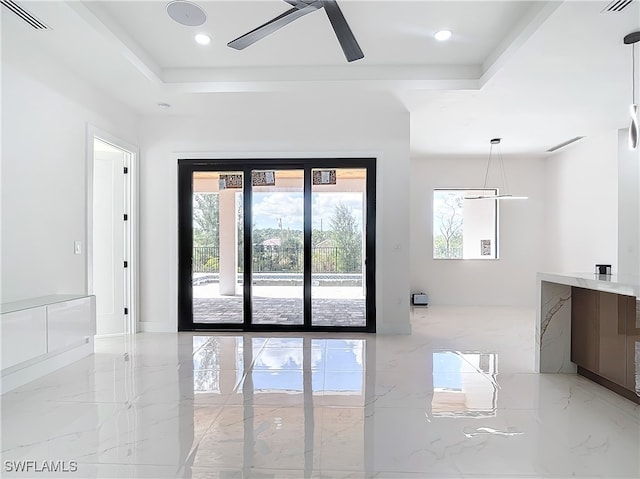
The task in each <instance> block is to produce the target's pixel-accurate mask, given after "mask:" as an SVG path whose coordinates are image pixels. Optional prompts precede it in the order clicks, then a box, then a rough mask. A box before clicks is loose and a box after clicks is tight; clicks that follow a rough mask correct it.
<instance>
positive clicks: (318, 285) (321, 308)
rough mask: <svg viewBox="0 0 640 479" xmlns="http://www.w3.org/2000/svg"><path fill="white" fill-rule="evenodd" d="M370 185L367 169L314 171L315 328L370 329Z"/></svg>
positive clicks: (312, 303)
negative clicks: (367, 301)
mask: <svg viewBox="0 0 640 479" xmlns="http://www.w3.org/2000/svg"><path fill="white" fill-rule="evenodd" d="M366 185H367V170H366V169H364V168H339V169H325V170H321V169H314V170H312V186H311V191H312V194H311V201H312V204H311V222H312V232H311V245H312V255H313V256H312V260H311V267H312V270H311V324H312V325H313V326H359V327H363V326H366V305H365V296H366V295H365V292H366V291H365V286H366V282H365V277H366V276H365V267H364V258H365V254H364V252H365V242H364V241H365V239H364V231H365V224H366V194H367V192H366Z"/></svg>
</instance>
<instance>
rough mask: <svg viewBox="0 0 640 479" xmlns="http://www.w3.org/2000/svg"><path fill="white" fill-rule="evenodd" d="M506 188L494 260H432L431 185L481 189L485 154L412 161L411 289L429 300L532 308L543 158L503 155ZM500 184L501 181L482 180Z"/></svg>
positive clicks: (539, 257)
mask: <svg viewBox="0 0 640 479" xmlns="http://www.w3.org/2000/svg"><path fill="white" fill-rule="evenodd" d="M504 162H505V169H506V174H507V179H508V181H509V189H510V192H511V193H512V194H514V195H525V196H529V199H528V200H513V201H501V202H500V205H499V213H498V215H499V238H498V243H499V256H500V259H498V260H486V259H478V260H434V259H433V240H432V237H433V232H432V202H433V189H434V188H468V189H473V188H481V187H482V184H483V183H484V175H485V171H486V164H487V163H486V158H455V157H451V158H414V159H412V160H411V236H410V238H411V289H412V291H414V292H417V291H424V292H426V293H427V294H428V295H429V301H430V303H431V304H452V305H496V306H499V305H508V306H521V307H533V306H534V304H535V279H536V272H538V271H540V270H541V267H542V262H543V254H544V248H543V246H542V243H543V239H544V235H543V225H544V216H543V215H544V203H545V197H544V160H542V159H531V158H529V159H523V158H516V159H511V158H508V157H505V159H504ZM487 186H488V187H499V186H500V185H491V184H489V185H487Z"/></svg>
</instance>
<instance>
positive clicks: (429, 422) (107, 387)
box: [0, 306, 640, 479]
mask: <svg viewBox="0 0 640 479" xmlns="http://www.w3.org/2000/svg"><path fill="white" fill-rule="evenodd" d="M412 316H413V317H412V327H413V333H412V334H411V335H408V336H382V335H366V334H363V335H338V334H333V335H327V334H323V335H321V334H293V333H286V334H278V333H269V334H264V333H260V334H258V333H252V334H248V333H245V334H238V333H219V334H218V333H207V334H201V333H179V334H168V333H167V334H160V333H141V334H138V335H136V336H134V337H112V338H101V339H98V340H97V342H96V354H95V355H93V356H91V357H88V358H86V359H83V360H81V361H78V362H76V363H74V364H72V365H70V366H68V367H66V368H64V369H61V370H59V371H57V372H55V373H52V374H50V375H48V376H47V377H44V378H42V379H39V380H36V381H34V382H32V383H29V384H27V385H25V386H23V387H21V388H19V389H16V390H14V391H11V392H9V393H7V394H5V395H3V396H2V397H1V401H2V404H1V411H2V416H1V418H0V419H1V433H2V434H1V439H2V442H1V445H0V453H1V456H2V461H1V462H2V474H1V475H2V477H21V478H26V477H37V478H45V477H55V478H58V477H78V478H93V477H101V478H107V477H113V478H136V477H148V478H163V477H180V478H217V479H227V478H319V479H320V478H383V479H384V478H405V479H409V478H412V479H418V478H450V477H462V478H533V477H552V478H564V477H585V478H588V477H605V478H613V477H620V478H638V477H640V453H639V451H640V407H639V406H636V405H635V404H633V403H632V402H630V401H628V400H626V399H624V398H621V397H619V396H617V395H615V394H614V393H612V392H610V391H608V390H606V389H604V388H602V387H600V386H598V385H597V384H594V383H592V382H590V381H589V380H587V379H584V378H582V377H579V376H576V375H572V374H536V373H535V372H533V357H534V356H533V351H534V350H533V343H534V319H535V313H534V312H533V311H528V310H520V309H514V308H471V307H469V308H453V307H436V306H430V307H428V308H423V309H417V308H416V309H415V310H414V312H413V313H412ZM27 461H31V462H27ZM56 466H57V467H59V468H66V470H67V471H70V470H72V469H73V470H75V472H62V471H58V472H46V469H47V468H53V467H56ZM17 467H23V468H30V469H29V470H28V471H25V472H15V470H14V469H15V468H17ZM43 470H44V471H45V472H38V471H43Z"/></svg>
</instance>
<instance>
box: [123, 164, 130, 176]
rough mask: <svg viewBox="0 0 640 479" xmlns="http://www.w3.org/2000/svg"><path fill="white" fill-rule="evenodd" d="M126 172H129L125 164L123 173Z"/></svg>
mask: <svg viewBox="0 0 640 479" xmlns="http://www.w3.org/2000/svg"><path fill="white" fill-rule="evenodd" d="M127 173H129V168H127V167H126V166H125V167H124V174H125V175H126V174H127Z"/></svg>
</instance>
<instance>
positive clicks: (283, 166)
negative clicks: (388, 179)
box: [178, 158, 376, 332]
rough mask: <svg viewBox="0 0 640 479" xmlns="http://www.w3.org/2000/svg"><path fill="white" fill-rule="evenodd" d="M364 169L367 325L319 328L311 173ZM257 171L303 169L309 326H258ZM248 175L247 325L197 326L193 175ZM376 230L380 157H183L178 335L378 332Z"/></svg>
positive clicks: (245, 185) (245, 198) (306, 318)
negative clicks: (254, 208)
mask: <svg viewBox="0 0 640 479" xmlns="http://www.w3.org/2000/svg"><path fill="white" fill-rule="evenodd" d="M344 168H361V169H365V170H366V172H367V178H366V202H365V208H366V225H365V228H364V231H363V234H364V237H365V258H364V265H365V277H364V278H363V279H364V281H365V288H366V289H365V290H366V300H365V318H366V322H365V325H364V326H326V325H322V326H314V325H313V324H312V318H311V314H312V308H311V305H312V297H311V280H312V245H311V240H312V238H311V235H312V218H311V214H312V202H311V200H312V181H311V176H312V170H313V169H344ZM252 170H303V171H304V249H303V285H304V301H303V304H304V323H303V324H299V325H283V324H277V323H273V324H254V323H253V322H252V321H251V317H252V313H253V311H252V298H251V296H252V295H251V288H252V286H251V281H252V273H253V271H252V269H253V261H252V260H253V249H252V233H253V232H252V224H251V220H252V193H253V187H252V184H251V183H252V182H251V171H252ZM201 171H202V172H204V171H215V172H225V171H228V172H240V171H241V172H242V173H243V222H244V223H243V226H244V228H243V234H244V237H243V240H244V269H243V271H244V272H243V308H244V311H243V314H244V317H243V318H244V321H243V323H194V322H193V283H192V262H193V174H194V173H195V172H201ZM375 228H376V160H375V158H305V159H292V158H283V159H272V158H269V159H179V160H178V331H201V330H211V331H214V330H217V331H220V330H242V331H336V332H375V330H376V302H375V299H376V294H375V267H376V261H375V236H376V233H375Z"/></svg>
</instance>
